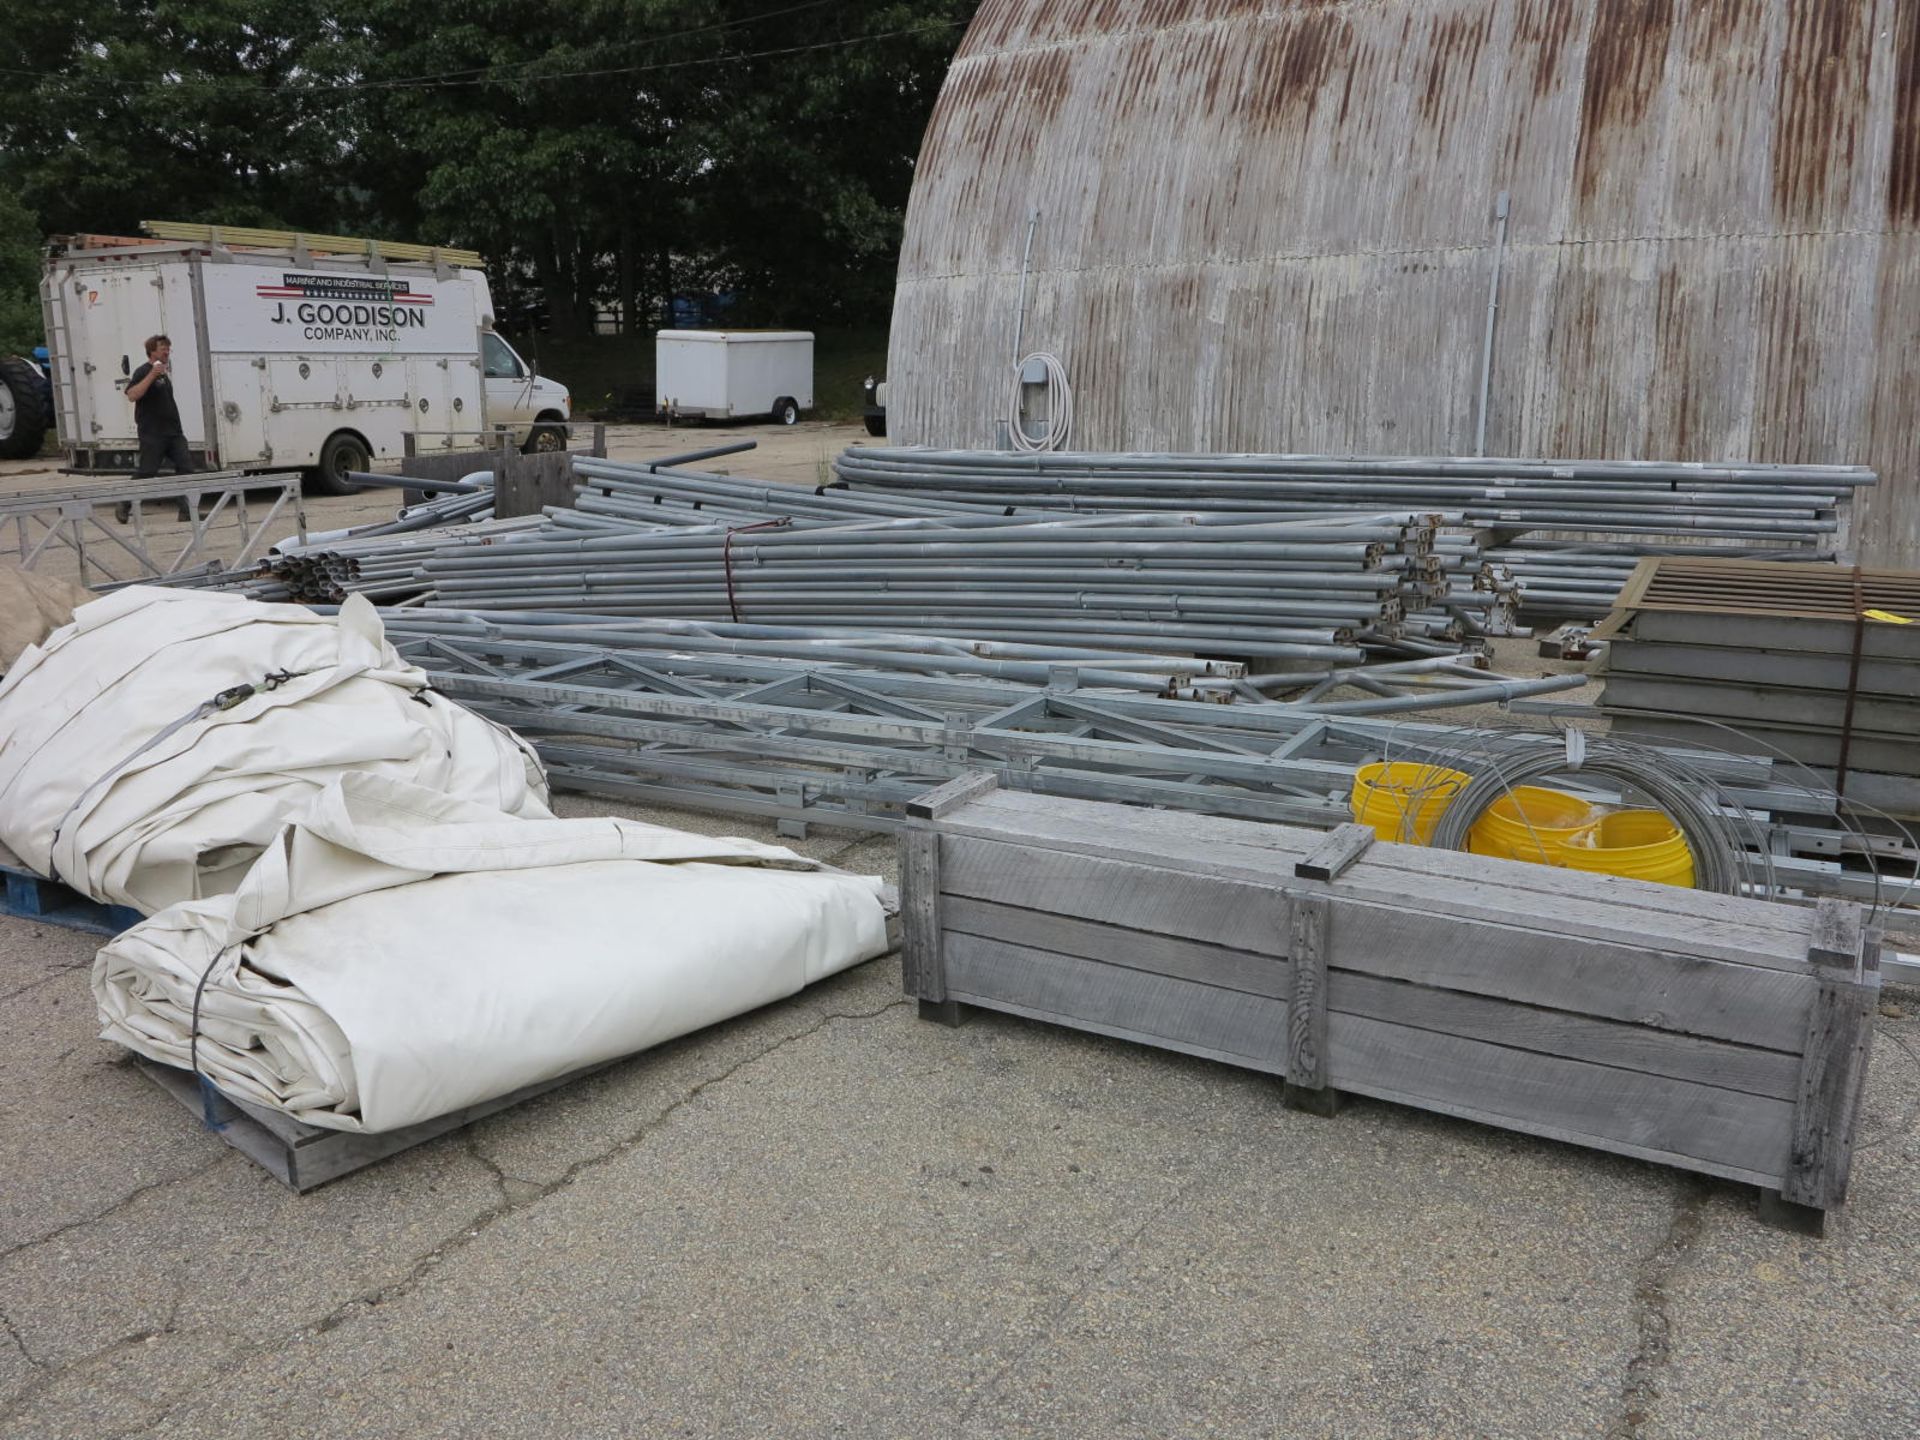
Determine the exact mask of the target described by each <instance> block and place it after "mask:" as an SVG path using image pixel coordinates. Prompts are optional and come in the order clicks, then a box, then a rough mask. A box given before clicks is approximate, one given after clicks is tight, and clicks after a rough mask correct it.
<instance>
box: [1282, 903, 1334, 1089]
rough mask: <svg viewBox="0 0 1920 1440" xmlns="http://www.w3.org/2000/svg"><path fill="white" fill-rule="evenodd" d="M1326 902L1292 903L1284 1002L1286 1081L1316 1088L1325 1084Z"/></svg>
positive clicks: (1304, 1087) (1307, 1087)
mask: <svg viewBox="0 0 1920 1440" xmlns="http://www.w3.org/2000/svg"><path fill="white" fill-rule="evenodd" d="M1327 912H1328V902H1327V898H1326V896H1324V895H1300V896H1296V897H1295V899H1294V902H1293V913H1292V915H1291V916H1290V917H1289V918H1290V922H1291V923H1290V924H1289V926H1288V931H1289V934H1290V936H1291V940H1290V944H1289V947H1288V948H1289V950H1290V952H1291V953H1290V954H1289V956H1288V958H1289V960H1290V961H1291V963H1292V966H1293V993H1292V995H1291V996H1289V997H1288V1003H1287V1083H1288V1084H1289V1085H1296V1086H1299V1087H1300V1088H1302V1089H1305V1090H1321V1089H1324V1088H1325V1087H1326V1083H1327V952H1328V949H1329V946H1328V943H1327V942H1328V935H1327V919H1328V914H1327Z"/></svg>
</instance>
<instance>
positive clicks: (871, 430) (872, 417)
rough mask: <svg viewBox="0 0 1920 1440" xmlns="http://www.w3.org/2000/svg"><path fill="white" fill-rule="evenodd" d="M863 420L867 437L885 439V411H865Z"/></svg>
mask: <svg viewBox="0 0 1920 1440" xmlns="http://www.w3.org/2000/svg"><path fill="white" fill-rule="evenodd" d="M864 418H865V420H866V422H867V433H868V434H869V435H873V436H876V437H878V438H881V439H884V438H885V437H886V433H887V412H886V411H884V410H869V411H867V413H866V415H865V417H864Z"/></svg>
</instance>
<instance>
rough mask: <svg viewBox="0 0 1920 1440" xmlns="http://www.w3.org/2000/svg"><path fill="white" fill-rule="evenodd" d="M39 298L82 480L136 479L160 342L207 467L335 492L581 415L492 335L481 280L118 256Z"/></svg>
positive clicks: (145, 253)
mask: <svg viewBox="0 0 1920 1440" xmlns="http://www.w3.org/2000/svg"><path fill="white" fill-rule="evenodd" d="M41 300H42V304H43V306H44V309H45V314H46V324H47V338H48V345H49V348H50V349H51V351H52V352H53V353H52V362H53V386H54V403H55V416H56V423H57V426H58V430H59V434H60V438H61V441H62V444H63V446H64V447H65V449H66V450H67V452H68V454H69V456H70V463H71V465H72V468H74V469H76V470H86V471H111V470H122V469H131V468H132V467H133V465H134V464H135V462H136V459H137V456H138V453H139V442H138V438H137V436H136V434H135V431H134V415H133V406H132V404H130V403H129V402H128V400H127V398H126V393H125V392H126V389H127V385H128V383H129V381H130V379H131V377H132V375H133V372H134V371H135V370H136V369H138V368H139V366H140V365H141V364H142V363H143V362H144V361H145V359H146V355H145V351H144V342H145V340H146V338H147V337H148V336H149V335H155V334H164V335H166V336H167V337H169V338H170V339H171V340H172V341H173V386H174V398H175V401H176V403H177V404H178V406H179V408H180V421H181V428H182V429H183V430H184V431H185V432H186V436H187V445H188V448H189V450H191V451H192V452H194V454H195V456H196V458H197V459H198V460H199V461H200V463H202V464H204V465H206V466H208V467H210V468H219V469H229V470H251V469H275V470H286V469H305V470H309V471H312V472H314V473H315V475H316V477H317V478H318V479H319V480H320V482H321V488H323V489H328V490H333V489H338V488H340V487H339V484H338V482H339V477H340V475H341V474H342V473H343V472H344V471H345V470H350V469H365V468H367V466H368V465H369V464H370V463H371V462H373V461H375V460H385V459H393V458H396V457H398V456H400V455H402V454H404V453H405V450H406V445H407V437H408V436H409V435H412V436H413V440H414V445H415V448H416V449H417V450H418V451H420V452H422V453H427V452H431V451H436V450H471V449H477V448H480V447H482V446H484V445H487V444H489V443H491V438H492V437H491V430H492V427H493V426H494V425H496V424H501V425H508V426H514V427H517V429H518V431H519V437H520V438H525V436H526V435H527V434H528V433H530V432H532V431H534V430H536V429H537V428H538V427H537V423H536V422H537V418H538V419H544V418H551V419H552V420H555V421H557V422H564V421H565V420H566V419H567V418H568V415H569V413H570V410H571V402H570V399H569V397H568V396H567V393H566V391H565V390H564V389H563V388H562V387H560V386H558V385H556V384H555V383H554V382H552V381H549V380H539V379H536V378H534V377H533V376H532V374H531V372H530V371H529V370H528V369H527V367H526V366H525V365H524V363H523V362H520V361H519V357H518V356H516V355H513V353H512V350H511V347H508V346H507V345H506V342H505V341H504V340H501V339H500V337H499V336H497V335H494V334H492V333H491V332H490V331H489V330H488V326H490V324H491V321H492V310H493V302H492V297H491V294H490V293H489V291H488V287H487V280H486V277H485V275H483V274H482V273H481V272H479V271H477V270H464V269H463V270H456V269H452V268H450V267H448V266H445V265H433V264H424V263H423V264H406V263H394V262H388V261H382V260H379V259H376V258H372V257H343V256H316V255H308V254H305V253H303V252H301V251H299V250H294V251H290V252H287V253H275V252H270V251H249V250H228V249H226V248H224V247H211V246H205V245H192V244H142V243H137V242H128V243H126V244H123V245H115V244H111V243H108V244H104V245H95V246H90V247H87V248H75V249H65V250H56V251H55V252H54V253H53V254H52V255H51V256H50V257H49V261H48V268H47V274H46V278H45V280H44V282H43V284H42V288H41ZM489 375H491V376H492V377H493V378H491V379H489V378H488V377H489ZM494 389H498V390H499V391H500V392H501V393H500V395H499V396H498V397H494V396H492V395H490V391H491V390H494ZM490 400H493V401H494V404H493V405H492V407H491V413H490V406H489V401H490ZM523 412H524V413H523ZM558 438H559V441H560V444H562V445H564V443H565V442H564V431H563V430H562V431H559V432H558Z"/></svg>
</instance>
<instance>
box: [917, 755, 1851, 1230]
mask: <svg viewBox="0 0 1920 1440" xmlns="http://www.w3.org/2000/svg"><path fill="white" fill-rule="evenodd" d="M907 809H908V814H909V816H910V817H912V818H913V819H914V820H915V821H916V822H917V823H916V824H915V825H914V827H913V828H910V829H908V830H906V831H904V832H903V833H902V836H901V889H902V897H901V898H902V903H903V914H904V918H905V921H906V936H905V947H904V953H903V956H902V960H903V965H902V970H903V973H904V976H905V980H906V987H907V993H908V994H909V995H912V996H915V997H917V998H918V999H919V1000H920V1002H921V1012H922V1014H923V1015H924V1016H925V1017H926V1018H929V1019H934V1020H940V1021H944V1022H945V1023H948V1024H956V1023H958V1022H959V1020H960V1019H961V1018H962V1016H963V1015H964V1013H965V1011H966V1009H967V1008H968V1007H970V1006H979V1007H984V1008H987V1009H993V1010H1000V1011H1005V1012H1008V1013H1011V1014H1015V1015H1023V1016H1029V1017H1032V1018H1036V1019H1040V1020H1045V1021H1048V1022H1051V1023H1053V1024H1058V1025H1067V1026H1072V1027H1075V1028H1078V1029H1083V1030H1091V1031H1095V1032H1097V1033H1100V1034H1104V1035H1112V1036H1117V1037H1120V1038H1122V1039H1128V1040H1134V1041H1138V1042H1141V1043H1143V1044H1148V1045H1155V1046H1160V1047H1162V1048H1165V1049H1170V1050H1178V1051H1183V1052H1185V1053H1187V1054H1192V1055H1199V1056H1204V1057H1206V1058H1209V1059H1213V1060H1219V1061H1223V1062H1225V1063H1227V1064H1232V1065H1238V1066H1244V1067H1246V1068H1249V1069H1254V1070H1262V1071H1266V1072H1268V1073H1270V1074H1273V1075H1276V1076H1279V1077H1281V1078H1283V1079H1284V1081H1285V1090H1284V1091H1283V1097H1284V1098H1285V1099H1286V1100H1287V1101H1288V1102H1289V1103H1291V1104H1293V1105H1295V1106H1296V1107H1297V1108H1302V1109H1308V1110H1314V1111H1317V1112H1320V1113H1329V1112H1331V1110H1332V1109H1333V1108H1334V1103H1335V1101H1336V1100H1337V1097H1338V1095H1339V1093H1340V1092H1352V1093H1355V1094H1360V1095H1367V1096H1370V1097H1373V1098H1375V1099H1380V1100H1388V1101H1393V1102H1396V1103H1399V1104H1404V1105H1411V1106H1416V1107H1418V1108H1421V1109H1425V1110H1432V1111H1437V1112H1439V1113H1441V1114H1446V1115H1453V1116H1457V1117H1461V1118H1464V1119H1469V1120H1475V1121H1479V1122H1481V1123H1484V1124H1489V1125H1497V1126H1500V1127H1502V1128H1505V1129H1509V1130H1517V1131H1521V1132H1523V1133H1526V1134H1531V1135H1540V1136H1546V1137H1549V1138H1552V1139H1556V1140H1563V1141H1568V1142H1570V1143H1573V1144H1577V1145H1586V1146H1591V1147H1593V1148H1595V1149H1600V1150H1607V1151H1611V1152H1613V1153H1615V1154H1619V1155H1628V1156H1633V1157H1635V1158H1638V1159H1643V1160H1651V1161H1654V1162H1656V1163H1659V1164H1664V1165H1672V1166H1676V1167H1678V1168H1681V1169H1686V1170H1693V1171H1698V1172H1701V1173H1704V1174H1708V1175H1715V1176H1720V1177H1722V1178H1725V1179H1730V1180H1735V1181H1740V1182H1743V1183H1746V1184H1750V1185H1754V1186H1757V1187H1759V1188H1760V1190H1761V1191H1762V1193H1763V1196H1765V1197H1767V1202H1768V1203H1767V1204H1766V1205H1765V1206H1763V1212H1762V1213H1763V1216H1764V1217H1765V1218H1767V1219H1769V1220H1773V1221H1776V1222H1778V1223H1782V1224H1790V1225H1792V1226H1794V1227H1795V1228H1801V1229H1814V1230H1817V1229H1818V1227H1819V1225H1820V1224H1821V1222H1822V1217H1823V1216H1824V1214H1825V1212H1827V1211H1828V1210H1831V1209H1832V1208H1834V1207H1835V1206H1837V1205H1838V1204H1840V1202H1841V1201H1842V1199H1843V1198H1844V1197H1845V1194H1846V1187H1847V1177H1848V1171H1849V1167H1850V1164H1851V1159H1852V1149H1853V1135H1854V1127H1855V1123H1856V1120H1857V1116H1858V1112H1859V1097H1860V1090H1861V1086H1862V1084H1863V1082H1864V1078H1865V1074H1866V1066H1867V1052H1868V1046H1869V1044H1870V1041H1871V1038H1872V1026H1871V1024H1870V1020H1869V1017H1870V1016H1871V1014H1872V1011H1873V1008H1874V1005H1875V1003H1876V1002H1877V998H1878V993H1879V985H1880V976H1879V970H1878V960H1879V957H1878V937H1877V935H1876V934H1875V933H1874V932H1872V931H1871V930H1869V929H1867V928H1866V927H1865V925H1864V912H1863V911H1862V910H1861V909H1860V908H1859V907H1858V906H1854V905H1851V904H1848V903H1846V902H1841V901H1832V900H1826V901H1822V902H1821V903H1820V905H1819V907H1817V908H1814V909H1806V908H1800V907H1793V906H1786V905H1776V904H1769V903H1767V902H1764V901H1757V900H1744V899H1736V898H1733V897H1729V896H1721V895H1710V894H1703V893H1701V892H1698V891H1693V890H1681V889H1677V888H1674V887H1669V886H1659V885H1652V884H1647V883H1645V882H1641V881H1630V880H1621V879H1617V878H1615V877H1611V876H1593V875H1581V876H1578V877H1572V876H1569V874H1568V873H1567V872H1565V871H1556V870H1553V869H1552V868H1550V867H1546V866H1536V865H1522V864H1519V863H1516V862H1513V861H1505V860H1494V859H1490V858H1486V857H1482V856H1475V855H1467V854H1461V853H1458V852H1454V851H1441V850H1429V849H1424V848H1421V847H1418V846H1411V845H1392V844H1375V843H1374V842H1373V837H1372V834H1371V832H1369V831H1367V830H1365V829H1363V828H1362V827H1359V826H1345V827H1342V828H1341V829H1339V830H1336V831H1334V832H1332V834H1326V833H1323V832H1318V831H1309V830H1299V829H1291V828H1285V827H1280V826H1268V825H1254V824H1249V823H1247V822H1244V821H1238V820H1227V819H1221V818H1217V817H1212V816H1198V815H1184V814H1178V813H1173V812H1166V811H1157V812H1148V811H1141V810H1137V809H1132V808H1128V807H1123V806H1114V805H1102V804H1096V803H1092V802H1087V801H1077V800H1063V799H1057V798H1053V797H1046V796H1038V795H1031V794H1014V793H1007V792H996V791H994V790H992V788H991V782H990V781H988V782H987V783H986V784H985V785H984V786H981V785H978V784H976V785H974V786H973V787H972V788H971V789H969V788H968V782H967V781H966V780H965V779H962V780H960V781H955V782H952V783H951V784H950V785H948V786H943V787H941V789H940V790H938V791H935V792H930V793H929V794H927V795H924V796H922V797H920V799H919V800H916V801H915V802H913V803H911V804H910V805H909V806H908V807H907Z"/></svg>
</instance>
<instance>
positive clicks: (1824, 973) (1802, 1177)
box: [1780, 899, 1880, 1209]
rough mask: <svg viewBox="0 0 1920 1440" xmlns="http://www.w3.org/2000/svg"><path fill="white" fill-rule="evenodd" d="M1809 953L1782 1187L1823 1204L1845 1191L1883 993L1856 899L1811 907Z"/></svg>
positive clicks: (1790, 1195) (1800, 1200)
mask: <svg viewBox="0 0 1920 1440" xmlns="http://www.w3.org/2000/svg"><path fill="white" fill-rule="evenodd" d="M1807 959H1808V961H1809V962H1810V963H1811V964H1812V965H1813V967H1814V974H1815V976H1816V977H1817V983H1818V989H1817V991H1816V993H1815V995H1814V999H1813V1004H1812V1007H1811V1009H1810V1010H1809V1012H1808V1015H1807V1026H1806V1040H1805V1043H1804V1047H1803V1049H1802V1052H1801V1057H1800V1079H1799V1086H1798V1093H1797V1096H1796V1099H1795V1104H1794V1111H1793V1138H1792V1145H1791V1150H1790V1153H1789V1155H1788V1160H1787V1167H1786V1177H1785V1179H1784V1181H1783V1182H1782V1184H1781V1186H1780V1194H1781V1198H1782V1199H1784V1200H1786V1201H1787V1202H1788V1203H1790V1204H1794V1205H1805V1206H1809V1207H1812V1208H1815V1209H1828V1208H1830V1207H1832V1206H1835V1205H1838V1204H1839V1203H1840V1202H1841V1201H1842V1200H1843V1199H1845V1198H1846V1193H1847V1181H1848V1178H1849V1175H1850V1173H1851V1171H1852V1167H1853V1135H1854V1129H1855V1125H1856V1122H1857V1120H1858V1114H1857V1111H1858V1107H1859V1103H1860V1095H1861V1090H1862V1083H1863V1081H1864V1078H1865V1074H1866V1067H1867V1061H1868V1055H1869V1052H1870V1049H1871V1047H1872V1044H1873V1021H1872V1015H1873V1007H1874V1004H1875V1002H1876V1001H1877V999H1878V998H1879V993H1880V974H1879V948H1878V946H1877V944H1874V943H1872V942H1871V941H1870V939H1869V935H1868V932H1867V929H1866V925H1865V916H1864V914H1863V912H1862V911H1861V909H1860V907H1859V906H1858V905H1853V904H1849V903H1847V902H1845V901H1840V900H1831V899H1827V900H1822V901H1821V902H1820V903H1819V905H1818V906H1817V907H1815V911H1814V924H1813V934H1812V937H1811V939H1810V940H1809V942H1808V946H1807Z"/></svg>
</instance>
